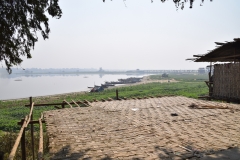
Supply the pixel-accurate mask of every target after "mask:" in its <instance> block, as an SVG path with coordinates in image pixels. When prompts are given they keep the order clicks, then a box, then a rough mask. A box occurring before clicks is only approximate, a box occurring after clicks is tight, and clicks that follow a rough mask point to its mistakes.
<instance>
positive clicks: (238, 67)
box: [213, 63, 240, 100]
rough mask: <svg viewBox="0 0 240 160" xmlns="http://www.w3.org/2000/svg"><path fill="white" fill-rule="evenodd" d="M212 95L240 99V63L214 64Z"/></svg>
mask: <svg viewBox="0 0 240 160" xmlns="http://www.w3.org/2000/svg"><path fill="white" fill-rule="evenodd" d="M213 97H215V98H224V99H236V100H240V63H227V64H215V65H214V74H213Z"/></svg>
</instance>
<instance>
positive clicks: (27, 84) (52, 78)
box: [0, 74, 145, 100]
mask: <svg viewBox="0 0 240 160" xmlns="http://www.w3.org/2000/svg"><path fill="white" fill-rule="evenodd" d="M143 76H145V75H125V74H119V75H116V74H108V75H99V74H32V75H23V74H20V75H19V74H11V75H7V74H5V75H4V76H3V75H1V76H0V100H8V99H18V98H27V97H31V96H32V97H36V96H45V95H53V94H62V93H70V92H79V91H89V89H88V87H92V86H94V84H95V85H101V84H104V82H105V81H117V80H118V79H120V78H129V77H143Z"/></svg>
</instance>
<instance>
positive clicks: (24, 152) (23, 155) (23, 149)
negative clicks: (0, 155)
mask: <svg viewBox="0 0 240 160" xmlns="http://www.w3.org/2000/svg"><path fill="white" fill-rule="evenodd" d="M24 120H25V119H22V121H21V123H22V126H23V124H24ZM21 150H22V160H26V143H25V127H24V128H23V134H22V137H21Z"/></svg>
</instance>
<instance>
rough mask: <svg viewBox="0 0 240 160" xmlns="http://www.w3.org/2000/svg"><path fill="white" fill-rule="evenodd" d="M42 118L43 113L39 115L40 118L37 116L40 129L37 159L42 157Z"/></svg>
mask: <svg viewBox="0 0 240 160" xmlns="http://www.w3.org/2000/svg"><path fill="white" fill-rule="evenodd" d="M42 119H43V114H42V115H41V118H39V129H40V131H39V132H40V137H39V148H38V160H42V159H43V129H42Z"/></svg>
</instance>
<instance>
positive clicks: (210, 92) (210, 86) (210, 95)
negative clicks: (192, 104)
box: [208, 62, 212, 100]
mask: <svg viewBox="0 0 240 160" xmlns="http://www.w3.org/2000/svg"><path fill="white" fill-rule="evenodd" d="M211 75H212V62H210V71H209V73H208V79H209V87H208V92H209V93H208V95H209V100H211V97H212V83H211V82H212V79H211Z"/></svg>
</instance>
